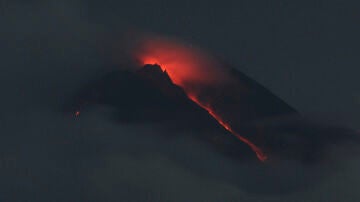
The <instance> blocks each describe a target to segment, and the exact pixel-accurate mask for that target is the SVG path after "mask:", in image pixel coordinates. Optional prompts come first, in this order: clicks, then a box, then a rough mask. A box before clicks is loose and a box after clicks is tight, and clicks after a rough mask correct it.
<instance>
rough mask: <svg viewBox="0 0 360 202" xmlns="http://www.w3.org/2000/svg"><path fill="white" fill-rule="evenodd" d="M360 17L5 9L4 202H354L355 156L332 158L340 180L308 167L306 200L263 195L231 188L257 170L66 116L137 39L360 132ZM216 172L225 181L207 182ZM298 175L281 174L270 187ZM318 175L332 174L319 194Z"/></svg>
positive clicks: (324, 11) (277, 6)
mask: <svg viewBox="0 0 360 202" xmlns="http://www.w3.org/2000/svg"><path fill="white" fill-rule="evenodd" d="M358 11H359V5H357V4H356V2H355V1H354V2H351V1H338V2H336V1H317V2H315V1H307V0H306V1H297V2H294V1H291V2H281V1H239V0H238V1H227V2H222V1H203V2H201V1H177V2H171V3H170V2H169V1H142V2H139V1H130V2H124V1H115V0H113V1H111V0H104V1H94V0H90V1H80V0H75V1H20V0H17V1H14V0H13V1H4V0H2V1H0V25H1V30H0V44H1V46H0V47H1V48H0V53H1V60H0V61H1V62H0V67H1V74H0V79H1V80H0V90H1V95H2V96H1V100H0V104H1V106H2V108H3V109H2V112H1V114H0V127H1V128H0V134H1V140H0V142H1V143H0V154H1V157H0V158H1V159H0V160H1V161H0V179H1V180H0V199H1V197H4V199H5V200H10V201H14V200H15V201H16V200H18V201H24V199H29V200H30V201H49V200H50V201H51V200H52V199H54V200H55V201H69V200H68V199H69V198H72V199H75V200H77V201H79V200H87V201H88V200H95V201H96V200H101V201H106V200H109V201H112V200H115V201H118V200H121V199H125V200H129V201H144V200H146V199H150V200H152V201H169V200H171V201H174V200H178V201H184V200H187V199H189V198H191V199H193V201H211V200H213V201H230V200H232V201H290V200H293V201H296V200H297V201H358V200H356V197H357V199H358V198H359V197H360V196H359V193H358V192H357V189H356V187H358V186H359V182H360V176H359V175H358V174H357V170H358V169H359V167H360V164H359V160H358V158H356V157H354V156H347V154H348V153H347V152H346V151H345V152H344V153H341V152H336V151H337V150H331V151H329V153H330V154H331V155H334V156H336V157H335V159H337V161H336V163H334V164H331V165H332V166H333V167H331V169H330V168H327V169H325V168H324V166H321V165H319V166H316V167H311V168H309V167H306V166H304V167H302V165H301V166H299V167H301V168H299V173H302V174H303V175H304V176H306V177H307V178H306V177H305V178H306V179H305V181H307V180H308V178H309V182H311V184H312V185H313V186H312V187H310V188H308V189H301V190H297V191H296V192H295V193H294V192H291V193H281V194H279V193H277V194H264V191H262V190H261V189H265V188H259V189H260V191H259V193H257V194H255V195H254V194H253V193H249V192H248V190H244V189H243V188H241V187H238V186H236V185H234V184H233V183H230V182H229V180H228V179H229V178H231V177H232V174H234V173H238V172H236V171H234V170H241V171H244V172H245V174H240V175H239V174H236V176H237V177H238V178H239V179H240V180H243V181H249V180H250V181H251V179H249V178H250V177H248V175H247V174H246V172H250V171H251V170H254V169H256V168H254V167H253V165H237V164H236V165H234V163H233V162H231V161H228V160H227V159H224V158H223V157H221V156H219V155H218V154H216V153H212V152H211V151H208V149H207V148H206V147H204V146H203V145H202V144H201V143H199V142H193V141H191V140H187V139H181V138H180V139H176V140H167V139H165V140H164V139H163V138H161V137H158V136H157V133H156V132H152V133H151V134H153V135H154V136H153V138H147V137H148V135H149V134H147V133H148V132H146V131H148V130H152V131H156V128H155V129H154V127H153V126H142V127H139V126H119V125H116V124H113V123H109V122H107V121H106V119H105V118H101V117H106V114H107V113H108V111H109V110H110V109H107V108H104V109H98V110H96V111H94V112H92V113H90V115H89V116H88V117H86V118H82V119H81V120H78V121H77V122H74V120H73V117H66V116H64V114H62V113H61V112H59V106H60V105H61V104H62V103H63V102H64V101H65V100H66V99H67V98H68V96H69V95H71V94H72V93H73V92H74V91H76V90H77V89H78V88H79V87H80V86H81V85H83V84H84V83H85V82H86V81H88V80H90V79H92V78H94V77H96V75H97V74H98V73H101V72H104V71H107V70H106V68H105V67H106V66H111V65H114V64H115V63H116V62H118V61H116V59H115V61H114V59H113V55H116V54H115V53H114V52H112V49H111V48H110V47H112V45H113V44H117V43H118V42H119V41H120V40H121V38H122V35H123V34H124V33H128V32H129V31H131V32H140V31H141V32H150V33H156V34H160V35H165V36H172V37H176V38H180V39H183V40H185V41H188V42H190V43H193V44H195V45H198V46H200V47H202V48H203V49H206V50H208V51H210V52H212V53H214V54H215V55H217V56H219V57H221V58H223V59H224V60H226V61H228V62H229V63H231V64H232V65H233V66H235V67H236V68H237V69H238V70H240V71H242V72H244V73H246V74H247V75H249V76H251V77H252V78H254V79H255V80H257V81H259V82H260V83H261V84H263V85H264V86H266V87H267V88H269V89H271V90H272V91H273V92H274V93H275V94H277V95H278V96H280V97H281V98H283V99H284V100H286V101H287V102H288V103H289V104H291V105H292V106H294V107H295V108H297V109H298V110H299V111H300V112H303V113H304V114H306V115H308V116H309V117H312V118H314V119H319V120H322V121H328V122H330V123H334V124H340V125H345V126H349V127H351V128H355V129H359V128H360V118H359V114H360V80H359V79H358V77H359V75H360V68H359V67H360V61H359V54H360V39H359V36H360V29H359V26H358V22H360V17H359V16H360V15H359V14H358ZM109 55H112V57H110V56H109ZM149 127H150V128H151V129H149ZM104 134H106V135H104ZM163 145H168V146H163ZM169 145H170V146H169ZM189 145H192V147H191V148H192V150H191V149H190V150H188V149H184V147H190V146H189ZM134 148H136V149H134ZM139 148H141V149H139ZM169 148H171V149H172V150H173V151H172V152H170V153H171V155H168V153H169V152H168V150H169ZM194 153H196V155H194ZM330 154H329V155H330ZM184 156H185V157H184ZM177 158H179V159H183V158H188V159H191V160H188V161H185V163H184V162H183V161H182V160H179V161H177V160H176V159H177ZM198 159H202V160H198ZM340 159H341V160H340ZM338 161H339V162H338ZM189 165H192V166H190V167H188V166H189ZM216 165H222V166H221V167H223V169H225V170H227V171H228V174H222V175H220V177H219V176H217V177H209V176H213V174H209V175H205V174H204V175H203V174H199V173H202V171H201V170H202V169H204V168H203V167H206V166H209V167H212V168H213V169H212V171H208V172H209V173H214V172H215V171H214V172H213V170H216V169H218V168H217V167H216ZM296 166H297V162H285V163H284V165H282V166H280V167H281V168H279V170H278V171H277V172H278V174H274V175H276V176H277V175H279V173H286V170H287V168H289V167H291V168H293V167H296ZM214 167H215V168H214ZM199 170H200V171H199ZM333 170H336V171H333ZM205 173H207V172H205ZM314 173H315V174H314ZM318 173H328V174H326V175H325V177H323V180H319V181H316V182H315V181H314V182H313V181H310V178H312V177H313V175H317V174H318ZM234 175H235V174H234ZM276 176H275V177H273V178H274V179H277V177H276ZM280 176H281V175H280ZM282 176H287V175H286V174H284V175H282ZM230 181H231V180H230ZM261 183H263V184H265V185H264V186H263V187H269V186H271V182H270V181H267V182H261ZM245 184H246V183H245ZM249 184H251V183H249ZM266 184H268V185H269V186H266ZM249 186H251V185H249ZM279 186H280V185H279ZM281 186H286V183H285V185H284V184H282V185H281ZM119 190H120V191H119ZM355 191H356V192H355ZM187 201H188V200H187Z"/></svg>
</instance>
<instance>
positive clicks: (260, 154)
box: [188, 95, 267, 161]
mask: <svg viewBox="0 0 360 202" xmlns="http://www.w3.org/2000/svg"><path fill="white" fill-rule="evenodd" d="M188 97H189V98H190V99H191V100H192V101H193V102H195V103H196V104H197V105H199V106H200V107H201V108H203V109H205V110H206V111H207V112H208V113H209V114H210V115H211V116H212V117H213V118H214V119H215V120H216V121H217V122H218V123H219V124H220V125H221V126H222V127H223V128H225V129H226V130H227V131H229V132H230V133H231V134H233V135H234V136H235V137H236V138H237V139H239V140H241V141H243V142H245V143H246V144H247V145H249V147H250V148H251V149H252V150H253V151H254V152H255V153H256V156H257V157H258V159H259V160H260V161H265V160H266V159H267V156H266V155H265V154H264V152H263V151H262V150H261V149H260V148H259V147H257V146H256V145H255V144H254V143H252V142H251V141H250V140H248V139H246V138H245V137H243V136H241V135H240V134H238V133H237V132H235V131H234V130H233V129H232V128H231V126H230V125H229V124H227V123H226V122H225V121H223V120H222V119H221V117H220V116H219V115H217V114H216V113H215V112H214V111H213V110H212V109H211V108H210V107H208V106H205V105H204V104H202V103H201V102H200V101H199V100H198V99H196V98H195V97H194V96H189V95H188Z"/></svg>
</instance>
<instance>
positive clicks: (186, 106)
mask: <svg viewBox="0 0 360 202" xmlns="http://www.w3.org/2000/svg"><path fill="white" fill-rule="evenodd" d="M229 71H230V73H231V75H232V76H233V77H234V78H235V82H231V83H229V84H226V85H223V86H221V85H220V86H218V87H217V88H215V89H214V88H211V89H210V90H209V89H206V88H205V89H203V92H202V93H201V95H200V99H207V100H206V102H207V103H208V104H209V105H211V106H212V107H213V109H215V110H216V112H217V113H218V114H220V115H221V116H222V117H225V118H224V119H225V120H226V121H229V122H231V124H232V125H233V126H234V128H236V130H237V131H238V132H239V133H241V135H244V136H245V137H246V138H248V139H249V140H250V141H252V142H254V143H255V144H257V145H258V146H259V147H260V148H261V149H263V150H264V151H265V153H266V154H268V155H269V156H270V159H276V158H277V157H281V158H284V157H285V158H290V159H296V160H301V161H304V162H316V161H317V160H319V159H320V158H321V157H322V156H323V155H324V153H325V152H326V147H327V146H328V145H331V144H333V143H336V142H340V141H354V137H355V136H354V132H353V131H351V130H348V129H345V128H341V127H329V126H325V125H319V124H315V123H311V122H309V121H306V120H305V119H303V118H302V117H301V116H300V114H299V113H298V112H297V111H296V110H295V109H294V108H292V107H291V106H289V105H288V104H286V103H285V102H284V101H282V100H281V99H280V98H278V97H277V96H275V95H274V94H272V93H271V92H270V91H269V90H267V89H266V88H264V87H263V86H261V85H260V84H258V83H257V82H256V81H254V80H252V79H250V78H249V77H247V76H246V75H244V74H242V73H241V72H238V71H236V70H232V69H230V70H229ZM99 105H105V106H109V107H112V108H113V109H114V111H115V113H114V115H113V116H112V117H111V118H112V119H113V120H115V121H118V122H122V123H144V122H158V123H163V124H164V125H166V126H168V127H169V129H170V130H169V131H170V132H169V133H167V134H166V135H167V136H170V137H171V136H175V135H177V134H180V133H178V132H180V131H183V132H186V133H181V134H189V135H190V136H191V137H193V138H198V139H201V140H203V141H205V142H208V143H210V145H212V146H213V147H214V148H215V149H217V150H218V151H220V152H222V153H224V154H226V155H227V156H229V157H232V158H234V159H253V160H254V159H256V158H255V154H254V152H253V151H251V149H250V148H249V146H248V145H246V144H245V143H243V142H241V141H240V140H239V139H237V138H236V137H234V136H233V135H231V133H230V132H229V131H228V130H226V129H225V128H224V127H222V126H221V124H219V122H218V121H217V120H216V119H214V118H213V117H212V116H210V114H209V112H208V111H206V110H205V109H203V108H202V107H201V106H199V105H198V104H196V103H195V102H193V101H192V100H191V99H189V98H188V96H187V94H186V93H185V91H184V90H183V89H182V88H181V87H179V86H177V85H175V84H174V83H173V82H172V81H171V78H170V77H169V75H168V74H167V73H166V71H163V70H162V69H161V68H160V66H158V65H145V66H144V67H143V68H141V69H139V70H137V71H127V70H117V71H113V72H110V73H108V74H106V75H104V76H102V77H101V78H100V79H97V80H95V81H91V82H90V83H88V84H87V85H85V86H84V87H82V88H81V89H80V91H79V92H78V93H77V94H76V95H75V96H74V97H73V98H72V99H71V100H70V102H68V103H66V107H65V109H66V111H70V112H72V113H75V112H78V113H76V114H77V115H79V113H81V115H83V114H86V111H87V110H89V109H90V108H91V107H96V106H99ZM355 139H356V138H355ZM356 141H358V140H356Z"/></svg>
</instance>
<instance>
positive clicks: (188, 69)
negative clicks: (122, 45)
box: [136, 39, 267, 161]
mask: <svg viewBox="0 0 360 202" xmlns="http://www.w3.org/2000/svg"><path fill="white" fill-rule="evenodd" d="M141 45H142V46H141V47H140V49H139V50H138V52H136V56H137V58H138V59H139V60H140V61H141V65H146V64H152V65H153V64H157V65H159V66H160V67H161V68H162V70H163V71H165V70H166V72H167V73H168V75H169V77H170V79H171V80H172V81H173V82H174V84H176V85H178V86H180V87H182V88H183V90H184V91H185V93H186V94H187V96H188V97H189V99H191V100H192V101H193V102H195V103H196V104H197V105H199V106H200V107H202V108H203V109H205V110H206V111H207V112H208V113H209V114H210V115H211V116H212V117H213V118H214V119H215V120H216V121H217V122H218V123H219V124H220V125H221V126H222V127H224V128H225V129H226V130H228V131H229V132H230V133H231V134H233V135H234V136H235V137H236V138H237V139H239V140H240V141H242V142H244V143H246V144H247V145H248V146H249V147H250V148H251V149H252V150H253V151H254V152H255V153H256V155H257V157H258V159H259V160H261V161H265V160H266V159H267V156H266V155H265V154H264V153H263V152H262V150H261V149H260V148H259V147H257V146H256V145H255V144H254V143H252V142H251V141H250V140H248V139H246V138H245V137H243V136H241V135H240V134H238V133H237V132H236V131H234V130H233V128H232V127H231V126H230V125H229V124H228V123H226V122H225V121H224V120H223V119H222V118H221V117H220V115H219V114H217V113H216V112H215V110H214V109H212V108H211V106H209V105H207V104H206V103H203V102H202V101H200V99H199V95H198V93H197V92H196V90H194V89H195V88H196V87H201V86H205V85H214V86H215V85H216V84H217V83H218V82H224V81H225V82H226V81H228V80H229V77H230V76H229V75H226V73H224V72H225V71H223V70H222V69H221V68H220V67H221V65H220V63H219V62H217V61H216V60H214V59H213V58H211V57H209V56H207V55H206V54H204V53H203V52H201V51H199V50H197V49H195V48H193V47H190V46H185V45H183V44H179V43H174V42H172V41H169V40H163V39H151V40H144V41H143V42H142V44H141ZM194 87H195V88H194Z"/></svg>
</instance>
